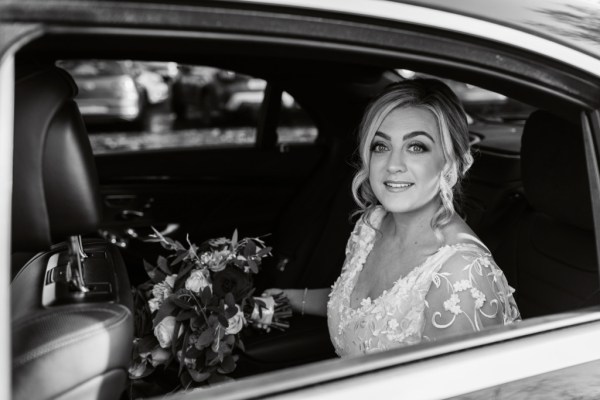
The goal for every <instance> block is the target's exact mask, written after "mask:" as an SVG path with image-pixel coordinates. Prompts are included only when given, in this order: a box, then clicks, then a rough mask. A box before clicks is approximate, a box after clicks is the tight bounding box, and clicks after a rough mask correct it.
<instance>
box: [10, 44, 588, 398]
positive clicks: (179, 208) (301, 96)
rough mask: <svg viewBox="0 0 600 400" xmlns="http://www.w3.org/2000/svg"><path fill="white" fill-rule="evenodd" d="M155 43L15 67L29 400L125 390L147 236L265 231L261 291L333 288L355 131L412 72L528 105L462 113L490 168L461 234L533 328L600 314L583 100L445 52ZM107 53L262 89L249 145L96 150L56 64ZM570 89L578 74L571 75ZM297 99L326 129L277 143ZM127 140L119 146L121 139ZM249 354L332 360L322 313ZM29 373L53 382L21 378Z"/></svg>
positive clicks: (16, 324) (73, 51) (18, 248)
mask: <svg viewBox="0 0 600 400" xmlns="http://www.w3.org/2000/svg"><path fill="white" fill-rule="evenodd" d="M142 39H143V38H142ZM142 39H140V38H136V37H129V36H126V37H119V36H118V35H117V36H111V37H99V36H94V35H89V36H88V35H71V36H69V35H46V36H43V37H41V38H40V39H37V40H34V41H32V42H31V43H29V44H28V45H26V46H25V47H24V48H23V49H21V50H20V51H19V53H18V54H17V58H16V71H17V80H16V104H15V165H14V193H13V231H12V232H13V233H12V235H13V236H12V247H13V248H12V250H13V251H12V253H13V254H12V271H13V281H12V285H11V289H12V291H11V301H12V319H13V326H12V334H13V393H14V398H15V399H34V398H42V397H39V396H40V395H41V394H40V393H43V395H44V396H45V397H43V398H54V397H56V396H62V397H60V398H73V399H74V398H83V397H85V396H87V395H88V394H89V393H91V392H93V393H95V395H97V397H96V398H99V399H114V398H117V397H118V396H119V395H120V394H121V393H123V391H124V389H125V388H126V386H127V385H126V383H125V382H126V379H127V364H128V362H129V354H130V352H131V343H132V341H133V330H132V325H133V322H132V321H133V318H134V315H133V312H132V311H133V305H132V297H131V292H130V290H129V289H130V287H131V286H135V285H138V284H140V283H142V282H143V281H144V280H146V279H147V276H146V272H145V269H144V266H143V260H148V261H150V260H154V259H156V256H157V254H159V250H160V249H158V248H157V247H156V245H154V244H149V243H147V242H144V241H143V240H142V239H143V238H147V237H148V235H149V234H150V233H151V232H152V231H151V227H155V228H157V229H159V230H162V231H169V230H170V231H171V232H170V233H169V234H170V235H171V236H172V237H173V238H176V239H177V240H181V241H184V240H185V238H186V235H187V234H189V236H190V237H191V238H195V240H197V241H199V242H200V241H203V240H205V239H208V238H211V237H219V236H230V235H231V233H232V232H233V231H234V229H237V230H238V231H239V232H240V233H241V234H242V235H244V236H261V237H262V236H264V240H265V241H266V242H267V244H268V245H269V246H272V247H273V257H271V258H270V259H268V260H266V261H265V263H264V264H263V270H262V271H261V273H260V274H259V276H258V279H257V281H256V286H257V291H258V292H260V291H262V290H263V289H265V288H268V287H280V288H305V287H308V288H322V287H329V286H331V285H332V284H333V282H334V281H335V279H336V278H337V276H339V273H340V270H341V268H342V265H343V262H344V249H345V246H346V241H347V238H348V236H349V234H350V232H351V230H352V228H353V225H354V223H355V221H356V218H357V217H356V216H355V215H354V216H353V212H354V211H355V210H356V206H355V203H354V200H353V199H352V195H351V192H350V183H351V180H352V177H353V173H354V166H355V164H356V161H357V155H356V152H355V150H356V145H357V140H356V130H357V126H358V124H359V122H360V118H361V116H362V112H363V111H364V109H365V107H366V105H367V104H368V102H369V101H370V99H371V98H372V97H373V96H375V95H376V94H377V93H378V92H379V91H380V90H382V89H383V88H384V87H385V86H386V85H388V84H390V83H393V82H395V81H399V80H402V79H406V78H405V77H404V76H403V74H402V73H399V71H400V69H403V70H410V71H417V72H419V73H420V74H422V75H426V76H432V75H433V76H437V77H440V78H443V79H447V80H451V81H452V82H459V83H461V84H463V85H466V86H468V87H469V88H473V87H476V88H477V87H478V88H483V89H489V90H491V91H493V92H495V93H501V94H502V96H503V100H502V102H503V103H502V104H512V105H514V104H518V105H519V108H518V111H519V112H515V113H512V114H511V113H509V112H507V111H506V110H507V108H501V107H499V106H497V105H496V106H489V107H488V108H487V109H483V110H482V108H481V105H480V104H478V103H477V102H474V103H473V104H471V107H472V108H469V107H468V106H467V104H466V103H465V108H466V109H467V112H468V113H469V117H470V118H471V120H472V123H471V125H470V130H471V135H472V143H473V144H472V148H473V152H474V156H475V163H474V165H473V167H472V169H471V171H470V172H469V174H468V176H467V179H466V180H465V182H464V183H463V193H462V196H461V199H460V200H461V210H462V211H461V212H462V214H463V215H464V217H465V219H466V221H467V222H468V223H469V224H470V225H471V227H472V228H473V229H474V230H475V232H476V233H477V234H478V235H479V237H480V238H481V239H482V241H483V242H484V243H485V244H486V245H487V246H488V247H489V249H490V251H491V253H492V254H493V256H494V259H495V260H496V262H497V264H498V265H499V266H500V268H501V269H502V270H503V271H504V273H505V274H506V276H507V279H508V282H509V284H510V285H511V286H512V287H514V288H515V289H516V292H515V298H516V301H517V304H518V305H519V308H520V311H521V314H522V317H523V318H524V319H527V318H534V317H539V316H544V315H549V314H555V313H560V312H565V311H570V310H575V309H579V308H582V307H586V306H591V305H595V304H599V303H600V297H598V292H599V284H598V282H599V277H598V268H597V257H596V245H595V236H594V229H593V218H592V207H591V195H590V190H589V183H588V175H587V164H586V156H585V153H584V141H583V133H582V128H581V122H580V113H581V111H582V105H581V103H577V102H573V101H571V100H568V99H565V98H564V96H563V97H561V96H559V95H555V96H551V95H548V93H547V92H545V91H544V90H543V89H542V88H540V87H534V86H533V85H530V86H528V85H526V84H524V83H522V82H519V80H518V79H514V78H513V77H511V76H509V75H506V76H502V75H501V74H500V73H497V72H494V73H492V72H490V71H485V70H482V71H479V72H477V73H475V72H473V71H472V70H467V69H465V67H461V66H460V65H459V66H448V65H447V64H445V63H443V62H442V61H440V60H441V59H440V60H435V59H431V58H423V59H421V60H417V59H415V58H411V57H408V56H407V57H405V58H404V59H402V58H392V57H390V58H383V57H379V56H368V55H364V57H362V58H360V57H357V56H356V54H352V53H350V52H346V53H345V52H343V51H341V50H340V51H339V52H337V53H336V52H327V51H325V49H321V50H320V51H318V50H315V49H295V48H291V47H290V48H285V47H278V45H264V44H263V45H259V44H255V46H254V48H253V49H252V51H250V50H248V49H247V48H246V47H245V46H244V44H243V43H241V44H240V43H236V42H231V43H229V46H222V44H220V43H217V42H214V43H212V42H210V41H198V42H195V41H193V40H178V41H176V39H172V40H173V41H169V40H168V39H165V38H164V37H163V38H156V40H155V41H153V43H152V46H151V45H150V44H148V43H147V42H145V41H143V40H142ZM65 43H67V44H68V45H65ZM116 43H119V45H118V46H117V45H115V44H116ZM186 46H187V47H186ZM279 46H280V45H279ZM198 48H202V49H203V51H202V52H198V51H195V49H198ZM310 50H312V51H310ZM94 59H105V60H136V61H144V62H149V61H152V62H163V63H166V62H171V63H178V64H180V65H191V66H210V67H212V68H218V69H222V70H227V71H235V72H237V73H240V74H244V75H247V76H251V77H255V78H259V79H262V80H264V81H266V86H265V88H264V94H263V95H262V99H261V102H260V104H259V108H258V110H257V112H256V117H255V119H253V120H252V122H251V123H252V124H255V126H253V127H252V128H253V129H254V131H253V132H254V133H253V139H252V140H251V141H250V143H249V144H248V143H247V142H245V143H244V144H243V145H235V144H226V145H217V146H196V147H194V146H190V147H165V148H151V149H143V148H141V149H122V148H119V149H117V150H116V151H102V152H97V153H93V152H92V147H91V145H90V140H92V143H94V140H96V139H97V138H98V137H100V136H94V135H95V132H97V130H98V128H97V127H93V126H87V127H86V125H85V123H84V119H83V118H82V116H81V113H80V112H79V110H78V109H77V107H76V103H74V99H76V96H77V87H76V84H75V82H74V81H73V79H72V77H71V76H70V75H69V74H68V73H67V72H66V70H65V69H63V68H60V60H94ZM57 65H59V66H57ZM534 67H535V65H534V64H533V63H532V64H531V65H529V67H528V68H530V69H531V68H534ZM559 75H560V74H558V73H557V76H559ZM559 78H560V79H564V80H565V81H567V82H571V81H568V80H569V79H571V80H573V81H576V79H575V78H573V77H572V75H569V74H568V73H565V74H564V76H562V75H560V76H559ZM559 78H556V79H559ZM578 85H583V86H584V83H578ZM594 90H596V89H594ZM582 91H585V90H583V89H582ZM283 92H286V93H289V94H290V95H291V96H292V97H293V99H294V100H295V102H297V104H298V106H299V107H300V108H301V109H302V110H303V112H305V113H306V114H307V115H308V116H309V118H310V121H311V122H310V124H311V126H313V127H314V128H315V129H316V137H315V138H313V139H311V141H309V142H302V143H282V141H281V140H280V139H278V135H279V133H278V132H280V131H281V118H280V117H281V115H282V114H283V113H284V110H283V107H282V101H281V99H282V93H283ZM590 92H591V89H590ZM465 101H467V100H465ZM200 106H202V104H200ZM165 107H167V108H168V107H169V104H166V105H165ZM478 113H479V114H478ZM33 115H35V118H32V116H33ZM186 123H187V124H188V126H192V127H193V126H194V124H197V125H198V126H200V125H201V124H203V123H205V121H202V120H201V119H199V120H192V121H187V122H186ZM88 131H89V132H91V133H90V134H89V136H88ZM111 135H112V137H111ZM117 136H118V135H116V134H114V132H113V133H110V132H109V133H106V134H105V137H106V138H107V139H106V140H108V141H111V140H112V141H114V140H115V139H114V138H115V137H117ZM125 136H127V132H126V133H125ZM174 227H175V228H176V229H174ZM173 229H174V230H173ZM80 253H83V254H85V257H84V259H85V262H84V265H83V266H80V268H79V271H80V272H79V273H80V274H81V277H83V278H85V282H87V285H86V289H85V290H86V291H83V292H82V293H81V294H79V295H73V294H72V293H71V292H69V290H67V289H65V288H66V287H67V286H66V285H68V284H69V283H71V282H73V281H74V282H77V281H78V276H72V275H71V273H70V272H69V273H67V269H65V265H66V264H67V262H68V261H69V260H70V259H71V260H75V259H80V257H79V256H78V255H79V254H80ZM75 275H77V274H75ZM32 288H33V289H34V290H32ZM244 343H245V347H246V349H245V351H244V352H241V353H240V362H239V366H238V369H237V370H236V372H235V373H234V375H233V376H234V377H236V378H241V377H245V376H249V375H251V374H256V373H262V372H268V371H274V370H278V369H281V368H285V367H290V366H295V365H302V364H306V363H310V362H315V361H318V360H324V359H328V358H332V357H335V354H334V351H333V348H332V346H331V344H330V339H329V334H328V331H327V325H326V320H325V319H324V318H320V317H311V316H294V317H293V318H292V321H291V327H290V329H288V330H286V331H283V332H279V331H273V332H270V333H266V332H254V333H249V334H247V335H246V336H245V337H244ZM79 354H93V356H89V357H80V356H78V355H79ZM52 365H60V366H61V368H53V367H52ZM63 366H64V368H63ZM32 380H33V381H35V382H36V385H37V386H38V387H33V386H32V385H28V384H26V382H31V381H32ZM39 387H43V390H39ZM124 396H125V395H124Z"/></svg>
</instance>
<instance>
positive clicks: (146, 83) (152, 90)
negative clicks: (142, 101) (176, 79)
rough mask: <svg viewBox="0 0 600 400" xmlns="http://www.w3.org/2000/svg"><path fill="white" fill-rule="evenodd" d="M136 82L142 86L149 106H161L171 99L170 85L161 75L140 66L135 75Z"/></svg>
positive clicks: (142, 65)
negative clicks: (160, 104)
mask: <svg viewBox="0 0 600 400" xmlns="http://www.w3.org/2000/svg"><path fill="white" fill-rule="evenodd" d="M135 79H136V81H137V82H138V83H139V84H140V85H142V87H143V90H144V92H145V94H146V96H147V100H148V103H149V104H159V103H162V102H164V101H166V100H167V99H168V98H169V92H170V90H169V84H168V83H167V82H166V80H165V78H164V77H163V76H161V74H159V73H157V72H154V71H152V70H150V69H147V68H145V64H138V65H137V68H136V74H135Z"/></svg>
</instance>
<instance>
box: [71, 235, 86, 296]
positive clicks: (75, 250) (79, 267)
mask: <svg viewBox="0 0 600 400" xmlns="http://www.w3.org/2000/svg"><path fill="white" fill-rule="evenodd" d="M67 243H68V246H69V265H68V267H67V279H68V280H69V283H70V284H71V287H72V289H73V290H75V291H78V292H81V293H87V292H89V291H90V290H89V289H88V287H87V286H86V284H85V281H84V279H83V260H84V259H85V258H86V257H87V255H85V253H84V252H83V249H82V247H81V236H69V240H68V242H67ZM84 256H85V257H84Z"/></svg>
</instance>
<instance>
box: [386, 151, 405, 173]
mask: <svg viewBox="0 0 600 400" xmlns="http://www.w3.org/2000/svg"><path fill="white" fill-rule="evenodd" d="M387 171H388V172H389V173H390V174H395V173H396V172H406V163H405V160H404V154H402V150H401V149H398V150H394V151H392V152H391V153H390V157H389V159H388V162H387Z"/></svg>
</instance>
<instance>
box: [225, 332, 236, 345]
mask: <svg viewBox="0 0 600 400" xmlns="http://www.w3.org/2000/svg"><path fill="white" fill-rule="evenodd" d="M224 340H225V343H227V344H228V345H229V346H233V345H234V344H235V335H225V338H224Z"/></svg>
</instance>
